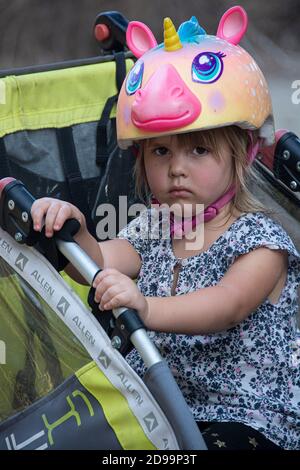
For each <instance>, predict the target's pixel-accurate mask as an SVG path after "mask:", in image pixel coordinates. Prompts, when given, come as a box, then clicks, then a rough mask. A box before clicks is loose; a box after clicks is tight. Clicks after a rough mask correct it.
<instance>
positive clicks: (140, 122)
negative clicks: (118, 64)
mask: <svg viewBox="0 0 300 470" xmlns="http://www.w3.org/2000/svg"><path fill="white" fill-rule="evenodd" d="M200 113H201V103H200V101H199V100H198V98H197V97H196V96H195V95H194V94H193V93H192V92H191V91H190V89H189V88H188V86H187V85H186V84H185V82H184V81H183V80H182V78H181V77H180V75H179V73H178V72H177V70H176V69H175V67H173V65H170V64H166V65H163V66H162V67H160V68H159V69H158V70H156V71H155V72H154V74H153V75H152V76H151V77H150V79H149V80H148V82H147V83H146V85H145V86H144V88H141V89H139V90H138V91H137V92H136V94H135V101H134V103H133V105H132V110H131V118H132V122H133V124H134V125H135V126H136V127H138V128H139V129H144V130H148V131H155V132H160V131H162V132H163V131H168V130H173V129H178V128H181V127H184V126H187V125H188V124H191V123H192V122H194V121H195V119H197V118H198V116H199V115H200Z"/></svg>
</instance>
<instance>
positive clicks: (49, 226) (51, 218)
mask: <svg viewBox="0 0 300 470" xmlns="http://www.w3.org/2000/svg"><path fill="white" fill-rule="evenodd" d="M59 208H60V204H59V203H55V202H52V204H51V205H50V207H49V209H48V211H47V214H46V218H45V233H46V237H52V236H53V227H54V224H55V220H56V216H57V213H58V211H59Z"/></svg>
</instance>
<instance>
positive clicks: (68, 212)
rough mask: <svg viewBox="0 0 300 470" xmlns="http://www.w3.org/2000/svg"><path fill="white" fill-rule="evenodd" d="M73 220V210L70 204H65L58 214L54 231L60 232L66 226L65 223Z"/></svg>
mask: <svg viewBox="0 0 300 470" xmlns="http://www.w3.org/2000/svg"><path fill="white" fill-rule="evenodd" d="M71 218H72V209H71V207H70V206H69V204H63V205H62V206H61V207H60V208H59V210H58V212H57V214H56V218H55V221H54V226H53V228H54V230H60V229H61V228H62V226H63V225H64V223H65V221H66V220H68V219H71Z"/></svg>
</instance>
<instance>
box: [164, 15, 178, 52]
mask: <svg viewBox="0 0 300 470" xmlns="http://www.w3.org/2000/svg"><path fill="white" fill-rule="evenodd" d="M164 44H165V51H169V52H172V51H177V50H178V49H181V48H182V44H181V42H180V39H179V36H178V33H177V32H176V29H175V26H174V24H173V21H172V20H171V18H165V19H164Z"/></svg>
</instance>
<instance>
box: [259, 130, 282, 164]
mask: <svg viewBox="0 0 300 470" xmlns="http://www.w3.org/2000/svg"><path fill="white" fill-rule="evenodd" d="M287 132H288V130H286V129H278V130H277V131H276V132H275V143H274V144H273V145H270V146H269V147H265V148H263V149H262V150H261V151H260V153H261V154H262V160H261V161H262V163H263V164H264V165H266V166H267V167H268V168H270V170H272V171H273V165H274V155H275V149H276V146H277V144H278V141H279V139H281V137H282V136H283V135H284V134H286V133H287Z"/></svg>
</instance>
